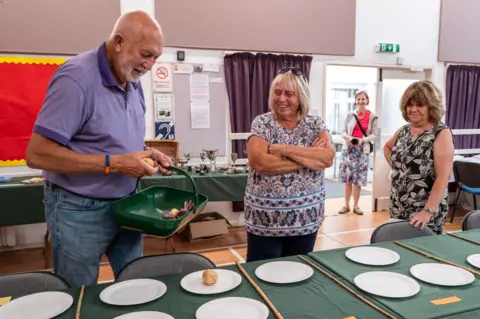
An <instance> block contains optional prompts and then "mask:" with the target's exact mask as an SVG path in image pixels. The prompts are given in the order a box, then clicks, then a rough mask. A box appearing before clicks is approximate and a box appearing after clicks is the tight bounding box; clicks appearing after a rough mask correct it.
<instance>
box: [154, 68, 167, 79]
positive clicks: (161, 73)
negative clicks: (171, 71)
mask: <svg viewBox="0 0 480 319" xmlns="http://www.w3.org/2000/svg"><path fill="white" fill-rule="evenodd" d="M156 73H157V77H158V78H159V79H162V80H165V79H166V78H168V70H167V68H165V67H164V66H160V67H158V68H157V71H156Z"/></svg>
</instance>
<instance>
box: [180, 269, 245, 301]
mask: <svg viewBox="0 0 480 319" xmlns="http://www.w3.org/2000/svg"><path fill="white" fill-rule="evenodd" d="M214 271H215V272H216V273H217V275H218V279H217V282H216V283H215V284H214V285H212V286H207V285H205V284H204V283H203V270H200V271H196V272H193V273H191V274H188V275H186V276H185V277H183V278H182V280H181V281H180V286H182V288H183V289H185V290H186V291H188V292H191V293H194V294H201V295H210V294H219V293H222V292H226V291H229V290H232V289H234V288H236V287H237V286H238V285H240V284H241V283H242V276H240V274H239V273H236V272H234V271H231V270H227V269H215V270H214Z"/></svg>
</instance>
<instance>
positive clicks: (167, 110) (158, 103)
mask: <svg viewBox="0 0 480 319" xmlns="http://www.w3.org/2000/svg"><path fill="white" fill-rule="evenodd" d="M154 101H155V122H167V121H173V120H174V115H173V109H174V107H173V94H162V93H155V95H154Z"/></svg>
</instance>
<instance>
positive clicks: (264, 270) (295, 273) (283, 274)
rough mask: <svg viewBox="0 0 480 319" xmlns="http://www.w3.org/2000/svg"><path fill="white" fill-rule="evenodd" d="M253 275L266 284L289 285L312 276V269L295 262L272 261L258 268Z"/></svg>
mask: <svg viewBox="0 0 480 319" xmlns="http://www.w3.org/2000/svg"><path fill="white" fill-rule="evenodd" d="M255 275H256V276H257V277H258V278H259V279H261V280H263V281H266V282H270V283H274V284H290V283H294V282H300V281H303V280H306V279H308V278H310V277H311V276H312V275H313V269H312V268H311V267H310V266H308V265H305V264H304V263H299V262H296V261H272V262H267V263H265V264H263V265H261V266H259V267H258V268H257V269H256V270H255Z"/></svg>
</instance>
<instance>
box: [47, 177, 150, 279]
mask: <svg viewBox="0 0 480 319" xmlns="http://www.w3.org/2000/svg"><path fill="white" fill-rule="evenodd" d="M44 204H45V218H46V220H47V225H48V229H49V231H50V234H51V238H52V258H53V268H54V271H55V274H57V275H59V276H60V277H62V278H63V279H65V280H66V281H67V282H68V283H69V284H70V286H72V287H80V286H82V285H94V284H96V283H97V279H98V272H99V268H100V258H101V257H102V255H103V254H106V255H107V257H108V260H109V261H110V265H111V266H112V269H113V273H114V275H115V278H116V277H117V276H118V274H119V273H120V271H121V270H122V269H123V267H125V266H126V265H127V264H128V263H129V262H131V261H133V260H135V259H137V258H139V257H141V256H142V250H143V242H142V235H141V234H140V233H139V232H136V231H132V230H126V229H120V228H119V227H118V226H117V225H116V224H115V221H114V220H113V217H112V213H111V211H110V206H111V201H102V200H97V199H91V198H86V197H82V196H79V195H76V194H72V193H70V192H68V191H66V190H64V189H61V188H58V187H55V188H52V186H51V184H48V183H47V185H45V189H44Z"/></svg>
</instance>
